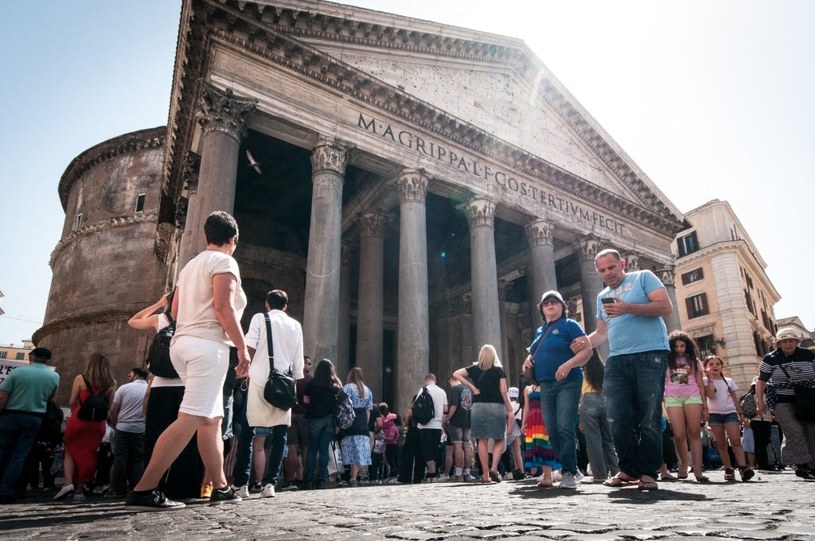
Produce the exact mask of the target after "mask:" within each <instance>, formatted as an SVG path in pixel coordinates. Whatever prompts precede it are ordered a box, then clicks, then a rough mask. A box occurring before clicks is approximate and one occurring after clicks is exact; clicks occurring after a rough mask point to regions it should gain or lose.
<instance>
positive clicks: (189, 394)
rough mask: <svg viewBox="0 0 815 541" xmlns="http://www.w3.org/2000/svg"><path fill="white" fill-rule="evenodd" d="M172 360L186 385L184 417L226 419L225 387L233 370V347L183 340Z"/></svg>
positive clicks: (173, 348)
mask: <svg viewBox="0 0 815 541" xmlns="http://www.w3.org/2000/svg"><path fill="white" fill-rule="evenodd" d="M170 359H171V360H172V361H173V366H174V367H175V370H176V372H178V375H179V377H180V378H181V381H183V382H184V398H183V400H182V401H181V407H179V408H178V411H179V412H180V413H186V414H188V415H197V416H199V417H207V418H209V419H213V418H215V417H223V416H224V399H223V387H224V380H225V379H226V371H227V369H228V368H229V346H227V345H226V344H224V343H223V342H215V341H214V340H207V339H205V338H198V337H195V336H179V337H178V338H176V339H175V340H174V341H173V343H172V345H171V346H170Z"/></svg>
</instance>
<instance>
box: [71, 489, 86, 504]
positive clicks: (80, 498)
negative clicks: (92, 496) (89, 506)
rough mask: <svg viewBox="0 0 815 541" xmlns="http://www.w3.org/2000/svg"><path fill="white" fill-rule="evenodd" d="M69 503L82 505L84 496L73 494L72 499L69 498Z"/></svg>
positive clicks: (78, 493)
mask: <svg viewBox="0 0 815 541" xmlns="http://www.w3.org/2000/svg"><path fill="white" fill-rule="evenodd" d="M71 501H72V502H73V503H84V502H85V495H84V494H82V493H80V492H75V493H74V495H73V497H71Z"/></svg>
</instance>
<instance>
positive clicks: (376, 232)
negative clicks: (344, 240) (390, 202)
mask: <svg viewBox="0 0 815 541" xmlns="http://www.w3.org/2000/svg"><path fill="white" fill-rule="evenodd" d="M386 221H387V220H386V218H385V216H383V215H382V214H380V213H378V212H366V213H365V214H363V215H362V216H360V218H359V221H358V223H359V234H360V236H361V237H382V236H383V235H384V234H385V223H386Z"/></svg>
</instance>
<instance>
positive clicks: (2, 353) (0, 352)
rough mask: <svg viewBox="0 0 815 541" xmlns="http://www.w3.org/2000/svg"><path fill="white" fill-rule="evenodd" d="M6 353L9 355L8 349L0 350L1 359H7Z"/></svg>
mask: <svg viewBox="0 0 815 541" xmlns="http://www.w3.org/2000/svg"><path fill="white" fill-rule="evenodd" d="M6 355H8V351H0V359H5V358H6Z"/></svg>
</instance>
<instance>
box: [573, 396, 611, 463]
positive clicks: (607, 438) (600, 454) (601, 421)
mask: <svg viewBox="0 0 815 541" xmlns="http://www.w3.org/2000/svg"><path fill="white" fill-rule="evenodd" d="M579 412H580V424H582V425H583V434H584V435H585V436H586V454H587V455H589V464H591V474H592V476H594V478H595V479H605V478H606V477H608V474H609V473H611V475H616V474H617V472H618V471H620V467H619V465H618V462H617V451H615V450H614V443H613V442H612V441H611V427H610V426H609V424H608V416H607V415H606V398H605V395H604V394H603V393H584V394H583V400H582V401H581V402H580V410H579Z"/></svg>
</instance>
